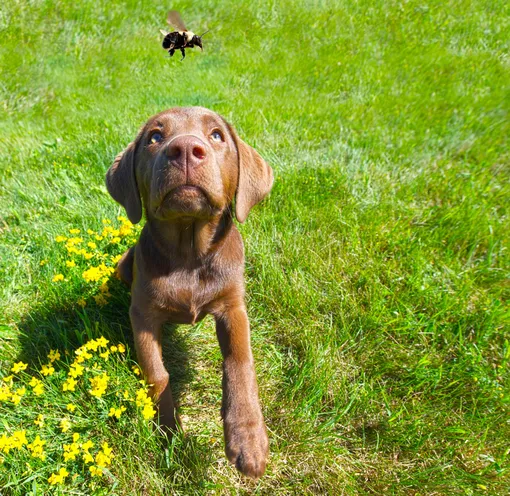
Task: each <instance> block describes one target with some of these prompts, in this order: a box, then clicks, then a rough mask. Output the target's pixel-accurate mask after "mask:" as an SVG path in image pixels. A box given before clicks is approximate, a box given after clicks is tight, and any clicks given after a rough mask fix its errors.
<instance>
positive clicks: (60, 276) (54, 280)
mask: <svg viewBox="0 0 510 496" xmlns="http://www.w3.org/2000/svg"><path fill="white" fill-rule="evenodd" d="M63 280H64V276H63V275H62V274H56V275H54V276H53V279H52V281H53V282H59V281H63Z"/></svg>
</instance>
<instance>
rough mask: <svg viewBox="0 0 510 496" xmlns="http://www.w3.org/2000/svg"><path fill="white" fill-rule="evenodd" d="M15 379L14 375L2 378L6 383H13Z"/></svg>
mask: <svg viewBox="0 0 510 496" xmlns="http://www.w3.org/2000/svg"><path fill="white" fill-rule="evenodd" d="M13 379H14V376H13V375H12V374H11V375H6V376H5V377H2V381H4V382H12V380H13Z"/></svg>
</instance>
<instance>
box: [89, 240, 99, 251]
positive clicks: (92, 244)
mask: <svg viewBox="0 0 510 496" xmlns="http://www.w3.org/2000/svg"><path fill="white" fill-rule="evenodd" d="M87 246H88V247H89V248H90V249H91V250H95V249H96V248H97V245H96V243H93V242H92V241H90V242H88V243H87Z"/></svg>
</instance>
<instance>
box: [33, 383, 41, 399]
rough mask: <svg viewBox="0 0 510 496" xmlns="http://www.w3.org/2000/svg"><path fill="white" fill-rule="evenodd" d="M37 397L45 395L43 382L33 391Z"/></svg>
mask: <svg viewBox="0 0 510 496" xmlns="http://www.w3.org/2000/svg"><path fill="white" fill-rule="evenodd" d="M32 391H33V392H34V394H35V395H36V396H41V394H44V385H43V383H42V382H40V383H39V384H37V385H36V386H35V387H34V389H33V390H32Z"/></svg>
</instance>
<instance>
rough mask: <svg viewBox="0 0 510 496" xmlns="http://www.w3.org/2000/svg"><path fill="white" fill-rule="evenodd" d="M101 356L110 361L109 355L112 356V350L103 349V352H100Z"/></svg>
mask: <svg viewBox="0 0 510 496" xmlns="http://www.w3.org/2000/svg"><path fill="white" fill-rule="evenodd" d="M99 356H100V357H101V358H104V360H105V362H106V361H108V357H109V356H110V352H109V351H108V350H106V351H103V353H99Z"/></svg>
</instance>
